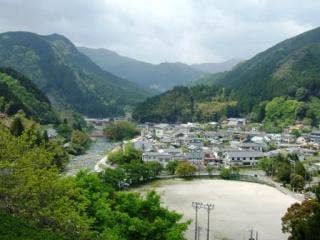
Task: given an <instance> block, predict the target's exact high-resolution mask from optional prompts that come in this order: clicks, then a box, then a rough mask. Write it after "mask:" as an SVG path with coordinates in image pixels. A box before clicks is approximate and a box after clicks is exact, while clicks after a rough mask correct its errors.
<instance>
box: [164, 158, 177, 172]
mask: <svg viewBox="0 0 320 240" xmlns="http://www.w3.org/2000/svg"><path fill="white" fill-rule="evenodd" d="M178 164H179V162H178V161H177V160H173V161H169V162H168V164H167V166H166V170H167V172H168V173H169V174H170V175H174V174H175V172H176V169H177V167H178Z"/></svg>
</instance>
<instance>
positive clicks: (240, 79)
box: [133, 28, 320, 131]
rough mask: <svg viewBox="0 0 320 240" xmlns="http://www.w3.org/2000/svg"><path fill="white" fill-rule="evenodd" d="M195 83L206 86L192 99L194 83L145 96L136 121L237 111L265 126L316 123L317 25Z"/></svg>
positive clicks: (319, 86) (319, 114)
mask: <svg viewBox="0 0 320 240" xmlns="http://www.w3.org/2000/svg"><path fill="white" fill-rule="evenodd" d="M195 83H201V84H204V85H209V86H211V87H208V90H207V91H208V92H207V93H206V94H205V95H202V94H200V95H199V96H200V98H198V100H195V99H194V97H193V95H194V94H193V93H194V92H199V89H201V88H205V87H203V86H201V85H200V86H199V87H198V88H196V87H190V88H186V89H184V90H183V91H181V89H179V88H175V89H174V90H173V91H169V92H166V93H163V94H162V95H159V96H156V97H153V98H150V99H147V100H146V101H145V102H143V103H141V104H140V105H139V106H138V107H137V108H136V110H135V113H134V114H133V116H134V117H135V118H136V119H137V120H138V121H156V122H158V121H167V120H169V121H189V120H190V119H193V120H200V121H203V120H217V119H219V116H220V117H221V116H224V117H225V116H232V115H233V116H236V115H239V114H240V115H247V116H250V118H252V119H253V120H254V121H264V123H265V126H266V127H267V128H268V129H269V130H270V131H281V129H283V128H284V127H286V126H288V125H289V124H293V123H294V122H295V121H296V120H298V121H305V122H306V123H307V124H311V125H313V126H318V124H319V123H320V100H319V97H320V28H316V29H314V30H311V31H308V32H305V33H303V34H300V35H298V36H296V37H294V38H291V39H288V40H285V41H283V42H281V43H279V44H277V45H275V46H274V47H272V48H270V49H268V50H266V51H264V52H262V53H259V54H257V55H256V56H255V57H253V58H252V59H250V60H248V61H245V62H243V63H241V64H238V65H237V66H236V67H235V68H234V69H233V70H231V71H229V72H223V73H217V74H213V75H211V76H210V77H206V78H203V79H201V80H199V81H196V82H192V84H193V85H194V84H195ZM217 89H219V90H218V91H217ZM200 92H201V91H200ZM184 93H185V94H184ZM181 96H183V97H181ZM223 102H225V103H227V106H225V105H223V104H222V103H223ZM230 103H231V105H230ZM220 106H224V108H222V109H221V108H220ZM190 111H191V112H190ZM186 112H187V113H188V114H187V115H186ZM249 113H250V114H249ZM169 115H173V116H174V117H171V118H169ZM166 116H167V117H166ZM185 116H188V117H187V118H185ZM279 120H280V121H279ZM281 122H282V123H281Z"/></svg>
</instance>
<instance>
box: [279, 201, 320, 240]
mask: <svg viewBox="0 0 320 240" xmlns="http://www.w3.org/2000/svg"><path fill="white" fill-rule="evenodd" d="M282 231H283V232H284V233H289V234H290V236H289V238H288V239H289V240H301V239H304V240H316V239H319V236H320V203H319V201H318V200H306V201H303V202H302V203H295V204H293V205H292V206H291V207H289V208H288V210H287V212H286V214H285V215H284V216H283V217H282Z"/></svg>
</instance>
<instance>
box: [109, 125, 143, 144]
mask: <svg viewBox="0 0 320 240" xmlns="http://www.w3.org/2000/svg"><path fill="white" fill-rule="evenodd" d="M104 133H105V135H106V137H107V138H108V139H110V140H112V141H122V140H128V139H132V138H134V137H135V136H137V135H138V134H139V131H138V129H137V127H136V125H135V124H133V123H131V122H128V121H116V122H112V123H109V124H108V125H107V126H106V127H105V129H104Z"/></svg>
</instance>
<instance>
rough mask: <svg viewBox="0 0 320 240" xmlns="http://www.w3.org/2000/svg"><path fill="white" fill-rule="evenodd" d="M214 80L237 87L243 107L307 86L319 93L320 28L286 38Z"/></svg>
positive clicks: (246, 109) (233, 87)
mask: <svg viewBox="0 0 320 240" xmlns="http://www.w3.org/2000/svg"><path fill="white" fill-rule="evenodd" d="M200 82H201V83H203V82H207V83H211V84H221V85H224V86H226V87H230V88H232V89H235V90H236V92H237V96H238V98H239V104H240V106H241V108H242V109H243V111H246V112H248V111H250V110H251V109H252V108H253V107H254V106H255V105H256V104H257V103H259V102H261V101H263V100H269V99H272V98H273V97H276V96H281V95H285V96H286V95H287V96H294V95H295V94H296V93H297V91H298V89H300V90H299V91H302V90H301V88H302V89H304V90H305V91H306V93H307V95H308V96H316V97H319V96H320V28H316V29H313V30H311V31H308V32H305V33H303V34H300V35H298V36H296V37H293V38H290V39H288V40H285V41H283V42H281V43H279V44H277V45H275V46H274V47H272V48H269V49H267V50H266V51H264V52H261V53H259V54H257V55H256V56H255V57H253V58H251V59H250V60H248V61H245V62H244V63H242V64H240V65H238V66H237V67H236V68H235V69H234V70H232V71H229V72H227V73H226V74H225V75H221V76H219V77H218V78H217V75H212V77H211V80H210V78H207V79H206V80H205V81H200Z"/></svg>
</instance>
